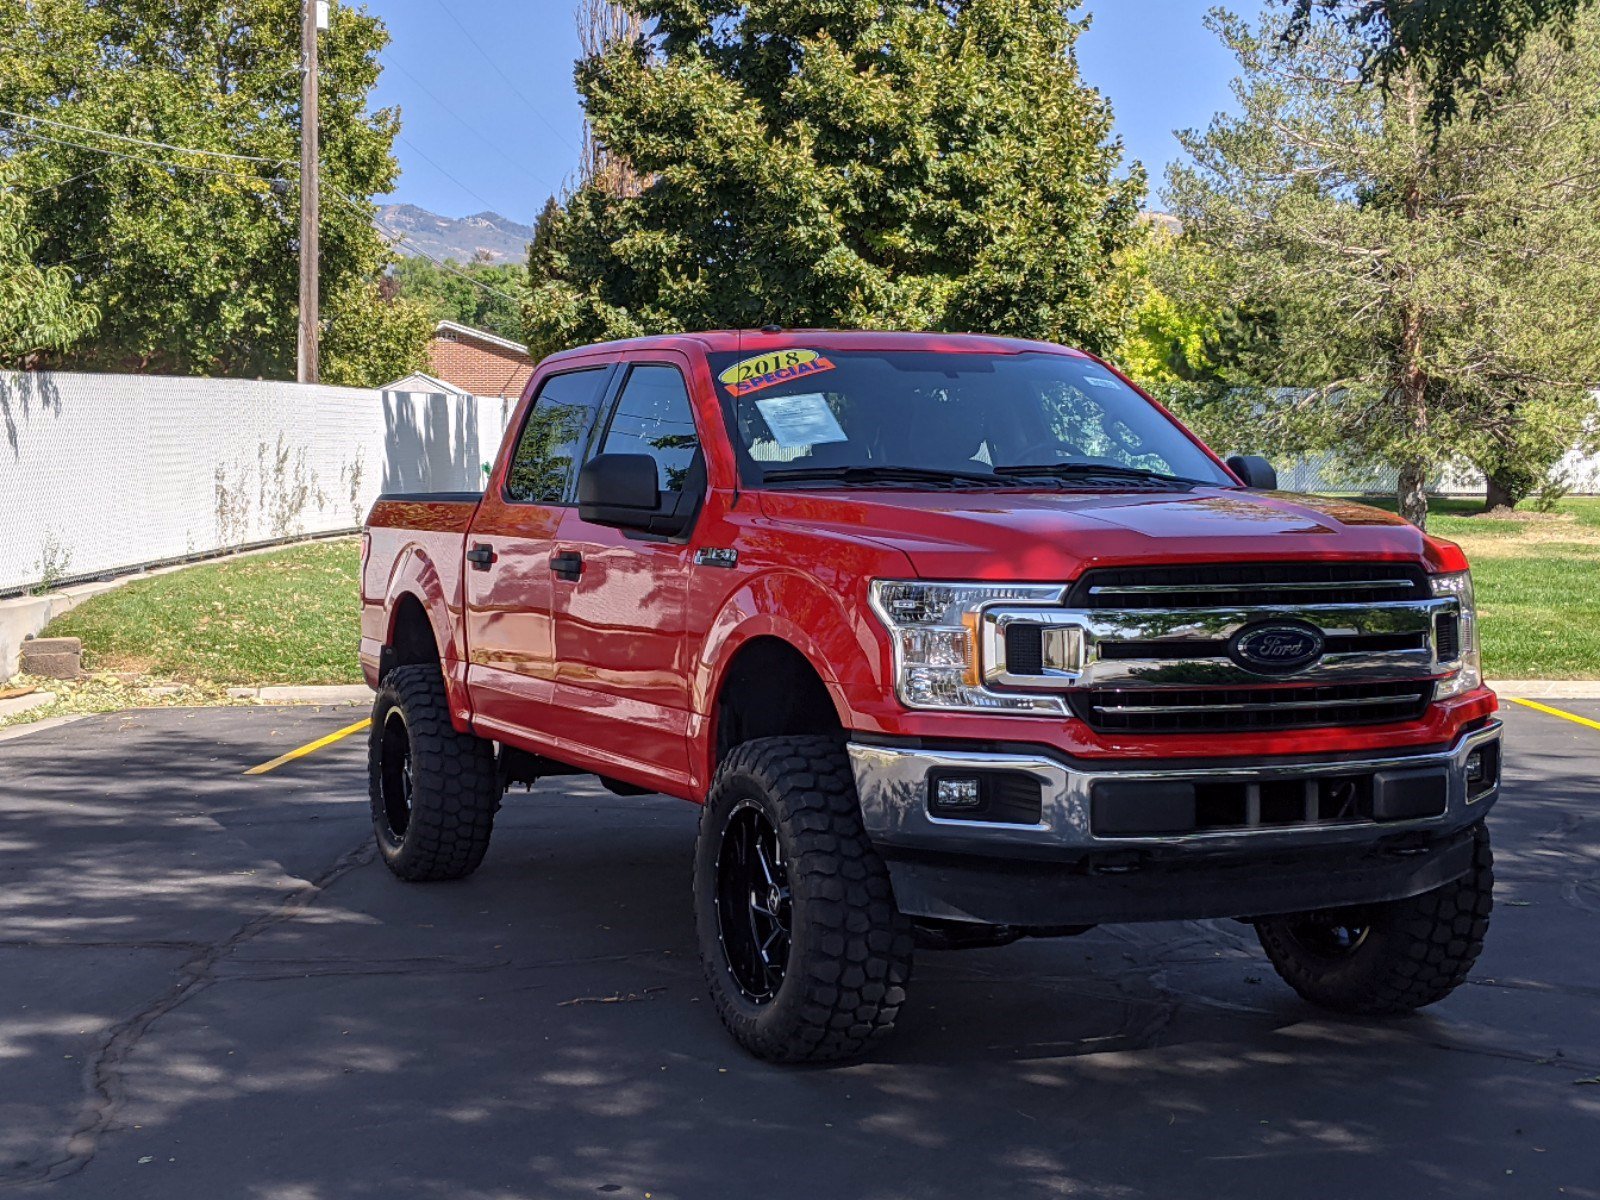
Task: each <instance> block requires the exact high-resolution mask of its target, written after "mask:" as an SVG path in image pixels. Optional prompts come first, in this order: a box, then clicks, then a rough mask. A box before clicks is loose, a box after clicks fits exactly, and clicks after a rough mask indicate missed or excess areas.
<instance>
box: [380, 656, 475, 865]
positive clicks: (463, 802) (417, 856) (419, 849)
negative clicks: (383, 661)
mask: <svg viewBox="0 0 1600 1200" xmlns="http://www.w3.org/2000/svg"><path fill="white" fill-rule="evenodd" d="M367 781H368V794H369V796H370V798H371V801H372V828H373V833H374V834H375V835H376V837H377V841H378V853H379V854H381V855H382V856H383V861H384V862H385V863H386V864H388V867H389V870H391V871H393V872H394V873H395V874H396V875H398V876H399V877H400V878H401V879H404V880H407V881H408V882H412V883H421V882H431V881H435V880H443V879H464V878H466V877H467V876H468V875H470V874H472V872H473V871H475V870H477V869H478V864H479V863H481V862H482V861H483V855H484V852H485V851H487V850H488V849H489V836H490V834H492V833H493V832H494V814H495V810H496V809H498V808H499V807H500V783H499V776H498V774H497V772H496V770H495V761H494V746H493V744H492V743H490V742H487V741H484V740H483V739H482V738H478V737H473V736H472V735H471V734H467V733H458V732H457V731H456V729H455V726H453V725H452V724H451V723H450V703H449V700H448V698H447V697H446V696H445V690H444V679H443V677H442V676H441V675H440V674H439V668H438V667H436V666H406V667H396V668H395V669H394V670H393V671H390V672H389V674H388V675H386V676H385V677H384V680H383V682H382V683H381V684H379V685H378V694H377V696H376V697H375V698H374V700H373V702H372V729H371V732H370V734H369V735H368V739H367Z"/></svg>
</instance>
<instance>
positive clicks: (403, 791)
mask: <svg viewBox="0 0 1600 1200" xmlns="http://www.w3.org/2000/svg"><path fill="white" fill-rule="evenodd" d="M361 590H362V605H363V609H362V638H361V661H362V665H363V668H364V670H365V673H366V676H367V679H368V681H369V682H371V683H372V685H373V686H374V687H375V688H376V689H377V694H376V699H375V702H374V707H373V720H372V729H371V742H370V774H371V803H372V816H373V823H374V829H375V832H376V837H377V841H378V846H379V848H380V850H381V852H382V856H383V858H384V861H385V862H386V863H387V864H388V865H389V867H390V868H391V869H392V870H393V871H394V873H395V874H396V875H398V876H399V877H401V878H402V879H407V880H443V879H459V878H461V877H463V876H465V875H467V874H468V873H470V872H471V871H473V870H474V869H475V868H476V867H477V866H478V865H479V863H480V861H481V860H482V858H483V856H484V853H485V851H486V849H487V848H488V845H489V840H490V835H491V831H492V828H493V824H494V817H495V814H496V812H497V810H498V808H499V806H500V803H501V799H502V796H503V794H504V793H505V791H506V789H507V788H508V787H509V786H510V785H512V784H516V783H525V784H531V783H533V782H534V781H536V780H539V779H542V778H545V777H548V776H559V775H566V774H573V773H587V774H592V775H595V776H598V777H599V779H600V780H601V781H603V782H604V784H605V785H606V786H607V787H609V788H610V789H611V790H612V791H614V792H616V793H618V794H621V795H637V794H645V793H665V794H666V795H669V796H675V797H679V798H681V799H684V800H687V801H691V802H693V803H695V804H699V805H701V806H702V808H701V815H700V824H699V834H698V841H697V848H696V851H695V856H694V864H693V887H694V895H695V911H696V922H697V935H698V941H699V946H700V952H701V955H702V958H703V961H704V967H705V974H706V979H707V982H708V985H709V987H710V991H711V995H712V997H713V998H714V1000H715V1003H716V1007H717V1010H718V1012H719V1013H720V1015H721V1017H722V1019H723V1021H724V1022H725V1023H726V1025H727V1026H728V1028H729V1029H730V1031H731V1032H732V1033H733V1035H734V1036H735V1037H736V1038H737V1039H738V1041H739V1042H740V1043H742V1044H743V1045H744V1046H745V1047H746V1048H748V1049H749V1050H750V1051H752V1052H753V1053H755V1054H757V1055H760V1056H762V1057H765V1058H768V1059H772V1060H777V1061H799V1060H826V1059H837V1058H844V1057H848V1056H852V1055H856V1054H859V1053H861V1052H863V1051H864V1050H866V1049H867V1048H868V1047H869V1046H870V1045H871V1044H872V1043H873V1042H874V1041H875V1040H876V1039H878V1038H880V1037H881V1036H882V1035H884V1034H885V1033H887V1032H888V1031H889V1030H890V1029H891V1028H892V1026H893V1024H894V1021H895V1018H896V1015H897V1013H898V1011H899V1009H900V1008H901V1006H902V1004H903V1003H904V1001H905V997H906V989H907V986H908V983H909V980H910V975H911V965H912V957H913V953H914V951H915V950H916V949H917V948H918V947H919V946H920V947H932V948H941V949H948V948H960V947H969V946H990V945H997V944H1000V943H1003V942H1006V941H1009V940H1011V939H1014V938H1018V937H1025V936H1063V935H1068V934H1073V933H1078V932H1082V931H1083V930H1085V929H1088V928H1091V927H1093V926H1095V925H1098V924H1102V923H1109V922H1130V921H1170V920H1180V919H1202V918H1234V919H1238V920H1242V921H1245V922H1249V923H1250V924H1252V925H1253V926H1254V927H1255V929H1256V930H1257V932H1258V934H1259V937H1260V941H1261V944H1262V946H1263V948H1264V950H1265V952H1266V955H1267V956H1268V958H1269V959H1270V960H1271V962H1272V963H1273V965H1274V966H1275V968H1276V969H1277V971H1278V973H1279V974H1280V975H1281V976H1282V977H1283V979H1284V980H1285V981H1286V982H1287V983H1288V984H1289V985H1290V986H1292V987H1293V988H1295V989H1296V990H1297V991H1298V992H1299V993H1300V994H1301V996H1303V997H1304V998H1305V999H1307V1000H1309V1001H1311V1002H1313V1003H1316V1004H1319V1005H1322V1006H1325V1007H1328V1008H1331V1009H1335V1010H1340V1011H1348V1012H1361V1013H1401V1012H1407V1011H1410V1010H1413V1009H1415V1008H1418V1007H1420V1006H1422V1005H1426V1004H1431V1003H1433V1002H1435V1001H1438V1000H1440V999H1442V998H1443V997H1445V996H1446V995H1447V994H1449V992H1450V991H1451V990H1452V989H1453V988H1455V987H1456V986H1457V985H1458V984H1459V983H1461V982H1462V980H1463V979H1464V978H1465V977H1466V975H1467V973H1468V971H1469V970H1470V968H1471V966H1472V964H1473V962H1474V960H1475V959H1476V957H1477V955H1478V953H1479V950H1480V949H1481V947H1482V944H1483V939H1484V935H1485V932H1486V929H1487V925H1488V917H1489V910H1490V905H1491V893H1492V864H1491V854H1490V845H1489V834H1488V831H1487V829H1486V827H1485V822H1484V817H1485V814H1486V813H1487V812H1488V810H1489V808H1490V806H1491V805H1492V804H1493V803H1494V801H1495V798H1496V794H1497V789H1498V785H1499V776H1500V723H1499V721H1498V720H1497V719H1496V717H1495V712H1496V707H1497V706H1496V701H1495V697H1494V695H1493V693H1492V692H1491V691H1489V690H1488V689H1487V688H1486V687H1485V686H1484V684H1483V681H1482V678H1481V671H1480V666H1479V655H1478V647H1477V637H1476V630H1475V615H1474V609H1473V596H1472V582H1471V576H1470V574H1469V573H1468V567H1467V563H1466V561H1465V559H1464V557H1463V556H1462V553H1461V551H1460V550H1459V548H1457V547H1456V546H1454V545H1452V544H1450V543H1448V542H1443V541H1439V540H1436V539H1433V538H1430V537H1427V536H1425V535H1424V534H1423V533H1422V532H1420V531H1419V530H1417V529H1416V528H1414V527H1412V526H1411V525H1409V524H1406V523H1405V522H1403V521H1401V520H1399V519H1398V518H1396V517H1394V516H1392V515H1390V514H1387V513H1384V512H1381V511H1378V510H1376V509H1373V508H1369V507H1366V506H1363V505H1359V504H1354V503H1349V502H1345V501H1341V500H1333V499H1327V498H1320V497H1313V496H1297V495H1290V494H1287V493H1285V492H1282V491H1279V490H1278V489H1277V481H1276V477H1275V475H1274V473H1273V471H1272V468H1271V467H1270V466H1269V465H1268V464H1267V463H1266V462H1265V461H1264V460H1262V459H1259V458H1254V457H1233V458H1230V459H1228V460H1227V461H1226V462H1224V461H1223V460H1221V459H1220V458H1218V456H1217V455H1216V454H1214V453H1213V452H1212V451H1211V450H1210V449H1208V448H1207V447H1206V446H1204V445H1203V444H1201V442H1200V441H1199V440H1198V439H1197V438H1196V437H1195V436H1194V435H1193V434H1192V433H1190V432H1189V431H1188V430H1186V429H1185V428H1184V427H1183V425H1182V424H1181V423H1179V422H1178V421H1177V420H1176V419H1175V418H1174V417H1173V416H1172V415H1171V414H1170V413H1169V412H1167V411H1166V410H1165V409H1163V408H1162V407H1161V406H1160V405H1159V404H1157V403H1156V402H1155V401H1154V400H1152V399H1151V398H1150V397H1148V396H1147V395H1145V394H1143V393H1142V392H1140V391H1139V390H1138V389H1137V388H1136V387H1134V386H1133V385H1132V384H1131V383H1130V382H1129V381H1128V380H1127V379H1126V378H1124V377H1123V376H1122V375H1121V374H1119V373H1118V372H1117V371H1116V370H1115V369H1113V368H1112V367H1110V366H1108V365H1107V364H1106V363H1104V362H1102V361H1100V360H1099V359H1097V358H1095V357H1093V356H1091V355H1088V354H1085V353H1082V352H1079V351H1077V350H1073V349H1068V348H1064V347H1061V346H1056V345H1049V344H1042V343H1037V342H1027V341H1017V340H1008V339H1000V338H991V337H979V336H956V335H943V334H937V335H935V334H890V333H839V332H825V331H810V330H782V329H777V328H770V327H769V328H767V329H764V330H759V331H757V330H732V331H722V332H714V333H701V334H686V335H678V336H663V337H655V338H646V339H639V340H633V341H624V342H615V343H610V344H605V345H595V346H586V347H583V348H581V349H576V350H572V351H568V352H565V353H561V354H557V355H554V356H552V357H550V358H548V359H546V360H545V361H543V362H542V363H541V364H540V365H539V367H538V369H537V371H536V373H535V374H534V376H533V378H532V380H531V382H530V383H529V386H528V388H527V391H526V394H525V395H524V396H523V398H522V400H521V402H520V404H519V405H518V406H517V408H516V411H515V413H514V414H513V419H512V421H511V423H510V425H509V427H508V430H507V433H506V437H505V441H504V444H503V446H502V447H501V449H500V453H499V456H498V458H497V460H496V462H495V464H494V466H493V469H492V470H491V471H490V473H489V475H488V479H487V484H486V488H485V491H484V492H483V494H482V495H481V496H479V495H477V494H475V493H474V494H470V495H386V496H384V497H382V498H380V499H379V501H378V502H377V504H376V506H375V507H374V508H373V510H372V513H371V515H370V517H369V519H368V524H367V529H366V533H365V536H364V539H363V563H362V583H361Z"/></svg>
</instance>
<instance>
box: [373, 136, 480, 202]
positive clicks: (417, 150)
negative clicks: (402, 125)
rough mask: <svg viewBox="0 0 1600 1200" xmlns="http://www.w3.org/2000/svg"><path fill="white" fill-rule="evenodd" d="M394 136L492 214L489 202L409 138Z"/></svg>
mask: <svg viewBox="0 0 1600 1200" xmlns="http://www.w3.org/2000/svg"><path fill="white" fill-rule="evenodd" d="M394 136H395V138H396V140H398V141H402V142H404V143H405V144H406V145H407V146H409V147H411V149H412V151H413V152H414V153H416V154H418V155H420V156H421V157H422V160H423V161H424V162H425V163H427V164H428V165H429V166H431V167H432V168H433V169H434V170H435V171H437V172H439V174H441V175H443V176H444V177H445V178H446V179H448V180H449V181H450V182H451V183H453V184H455V185H456V186H457V187H458V188H460V189H461V190H462V191H463V192H465V193H466V194H467V195H469V196H471V197H472V198H473V199H474V200H476V201H477V202H478V203H479V204H481V205H483V207H484V211H485V212H494V211H495V207H494V205H493V204H492V203H491V202H490V201H488V200H485V199H484V198H483V197H482V196H480V195H479V194H478V193H477V192H475V191H473V190H472V189H471V188H469V187H468V186H467V185H466V184H464V183H462V182H461V180H459V179H457V178H456V177H455V176H454V175H452V174H450V172H449V171H446V170H445V169H444V168H443V167H441V166H440V165H439V164H438V163H436V162H434V160H433V159H432V158H430V157H429V156H428V152H427V151H426V150H424V149H423V148H422V147H421V146H419V145H417V144H416V143H415V142H413V141H412V140H411V139H410V138H408V137H406V135H405V134H403V133H396V134H395V135H394Z"/></svg>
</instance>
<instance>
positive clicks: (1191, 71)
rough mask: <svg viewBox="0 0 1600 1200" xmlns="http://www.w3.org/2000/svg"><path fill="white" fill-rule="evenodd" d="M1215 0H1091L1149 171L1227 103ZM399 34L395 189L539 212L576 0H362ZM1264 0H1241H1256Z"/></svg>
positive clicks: (565, 113) (555, 176) (572, 99)
mask: <svg viewBox="0 0 1600 1200" xmlns="http://www.w3.org/2000/svg"><path fill="white" fill-rule="evenodd" d="M1213 2H1214V0H1089V2H1088V3H1087V4H1085V6H1084V10H1085V11H1087V12H1090V13H1092V14H1093V16H1094V25H1093V27H1092V28H1091V29H1090V30H1089V32H1088V33H1087V34H1085V35H1084V37H1083V38H1082V40H1081V41H1080V42H1079V43H1078V56H1079V61H1080V63H1081V64H1082V68H1083V73H1084V76H1085V77H1086V78H1087V80H1088V81H1089V82H1090V83H1091V84H1093V85H1094V86H1096V87H1098V88H1099V89H1100V90H1101V91H1103V92H1105V93H1106V94H1107V95H1108V96H1110V98H1111V102H1112V105H1113V108H1114V110H1115V112H1116V117H1117V130H1118V132H1119V133H1120V135H1121V137H1122V139H1123V142H1124V144H1125V145H1126V147H1127V151H1128V155H1129V157H1131V158H1136V159H1139V160H1140V161H1141V162H1143V163H1144V164H1145V166H1146V167H1147V168H1148V169H1149V171H1150V175H1151V179H1152V182H1153V183H1157V184H1158V183H1159V180H1160V176H1161V172H1162V170H1163V169H1164V167H1165V165H1166V164H1167V162H1168V161H1170V160H1171V159H1173V158H1175V157H1177V156H1178V155H1179V154H1180V153H1181V151H1180V149H1179V146H1178V143H1177V141H1176V140H1175V139H1174V138H1173V136H1172V131H1173V130H1174V129H1177V128H1184V127H1188V126H1203V125H1204V124H1205V123H1206V122H1207V121H1209V120H1210V118H1211V115H1212V113H1214V112H1216V111H1217V110H1218V109H1221V108H1226V107H1227V106H1228V104H1229V101H1230V97H1229V93H1228V81H1229V79H1230V78H1231V77H1232V73H1233V70H1232V69H1233V61H1232V59H1231V58H1230V57H1229V56H1228V54H1227V53H1226V52H1225V51H1224V50H1223V49H1222V47H1221V46H1220V45H1219V44H1218V43H1217V41H1216V39H1215V38H1214V37H1213V36H1212V35H1211V34H1210V33H1208V32H1207V31H1206V30H1205V29H1204V28H1203V27H1202V26H1201V23H1200V22H1201V18H1202V16H1203V15H1204V14H1205V12H1206V10H1207V9H1208V8H1209V7H1211V5H1212V3H1213ZM367 4H368V7H369V8H370V10H371V11H372V12H374V13H376V14H377V15H378V16H380V17H382V18H383V20H384V21H385V22H386V23H387V25H388V27H389V32H390V34H391V36H392V37H393V42H392V44H391V45H390V46H389V49H388V50H387V51H385V53H384V56H383V57H384V64H385V70H384V73H383V77H382V81H381V82H380V83H379V85H378V91H377V97H376V103H378V104H385V105H387V104H398V105H399V106H400V108H401V109H402V112H403V115H404V125H403V128H402V131H401V138H402V140H401V141H400V142H398V143H396V146H395V151H396V154H397V155H398V156H399V159H400V164H401V167H402V168H403V173H402V175H401V179H400V182H399V184H398V185H397V187H396V189H395V191H394V193H393V194H392V195H391V196H390V197H388V199H390V200H392V201H396V202H403V203H409V204H417V205H420V206H422V207H423V208H428V209H432V210H433V211H434V212H439V213H443V214H445V215H448V216H464V215H466V214H468V213H475V212H481V211H483V210H484V209H493V210H494V211H496V212H499V213H502V214H504V215H505V216H508V217H511V218H513V219H515V220H518V221H524V222H529V223H531V221H532V219H533V217H534V214H535V213H537V212H538V210H539V207H540V206H541V205H542V204H543V203H544V199H545V197H546V196H548V195H550V194H551V193H552V192H554V191H558V190H560V188H561V185H562V183H563V182H564V181H566V180H567V179H568V178H569V177H570V176H571V175H572V173H573V171H574V168H575V165H576V162H577V147H578V144H579V138H580V132H579V131H580V129H581V127H582V114H581V110H580V109H579V106H578V97H577V93H576V92H575V91H574V89H573V86H572V63H573V59H574V58H575V57H576V55H577V53H578V39H577V34H576V32H575V30H574V28H573V18H572V12H573V9H574V7H575V5H574V4H573V3H571V2H570V0H531V2H528V0H367ZM1259 6H1260V0H1237V2H1236V3H1235V4H1234V5H1233V6H1232V7H1234V8H1235V9H1236V10H1239V11H1245V12H1253V11H1256V10H1258V8H1259Z"/></svg>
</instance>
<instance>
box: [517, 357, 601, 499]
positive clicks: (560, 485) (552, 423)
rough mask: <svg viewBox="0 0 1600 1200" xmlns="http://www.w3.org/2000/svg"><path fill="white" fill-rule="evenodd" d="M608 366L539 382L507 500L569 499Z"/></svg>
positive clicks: (529, 410) (518, 452) (525, 426)
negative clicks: (537, 392) (584, 440)
mask: <svg viewBox="0 0 1600 1200" xmlns="http://www.w3.org/2000/svg"><path fill="white" fill-rule="evenodd" d="M609 369H610V368H608V367H593V368H590V369H588V370H584V371H569V372H567V373H566V374H564V375H552V376H551V377H550V378H549V379H546V380H545V381H544V383H543V384H542V385H541V386H540V388H539V394H538V395H537V396H535V397H534V400H533V403H532V404H531V405H530V406H529V408H528V420H527V422H526V423H525V424H524V425H523V427H522V436H521V437H520V438H518V439H517V449H516V453H514V454H513V455H512V456H511V466H510V468H509V469H508V470H507V471H506V498H507V499H509V500H514V501H516V502H518V503H520V504H563V503H565V502H566V501H567V499H568V497H569V496H570V494H571V488H572V486H573V480H574V478H575V477H576V474H577V463H578V459H579V458H580V456H581V455H582V451H583V439H584V434H585V433H586V432H587V431H588V429H589V426H590V425H591V424H593V421H594V413H595V409H596V408H598V407H599V405H600V392H601V388H602V385H604V383H605V381H606V374H607V372H608V371H609Z"/></svg>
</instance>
